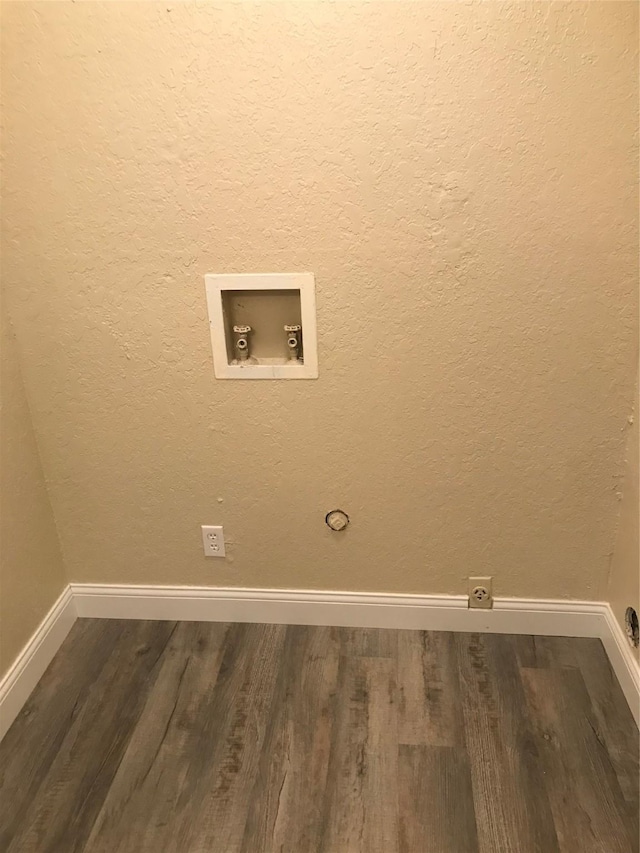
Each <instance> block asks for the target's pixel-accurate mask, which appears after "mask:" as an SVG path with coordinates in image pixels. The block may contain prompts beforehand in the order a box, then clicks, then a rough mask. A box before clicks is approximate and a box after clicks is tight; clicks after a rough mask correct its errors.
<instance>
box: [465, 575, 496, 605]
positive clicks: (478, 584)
mask: <svg viewBox="0 0 640 853" xmlns="http://www.w3.org/2000/svg"><path fill="white" fill-rule="evenodd" d="M492 581H493V578H469V607H484V608H485V609H490V608H491V607H493V590H492Z"/></svg>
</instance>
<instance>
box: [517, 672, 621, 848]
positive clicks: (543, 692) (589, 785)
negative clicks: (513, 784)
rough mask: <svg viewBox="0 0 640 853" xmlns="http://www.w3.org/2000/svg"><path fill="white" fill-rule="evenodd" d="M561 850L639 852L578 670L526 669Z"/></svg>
mask: <svg viewBox="0 0 640 853" xmlns="http://www.w3.org/2000/svg"><path fill="white" fill-rule="evenodd" d="M522 677H523V681H524V684H525V689H526V695H527V700H528V702H529V705H530V707H531V710H532V715H531V716H532V719H533V721H534V725H535V729H536V735H537V740H538V743H539V745H540V747H539V748H540V754H541V760H542V763H543V765H544V768H545V782H546V786H547V790H548V791H549V799H550V803H551V809H552V812H553V817H554V822H555V826H556V830H557V835H558V839H559V842H560V850H561V851H562V853H571V851H575V850H580V851H581V853H637V850H638V843H637V841H638V839H637V835H636V837H635V838H632V837H631V834H630V831H629V830H630V827H629V823H628V816H627V812H626V804H625V801H624V798H623V796H622V792H621V791H620V787H619V784H618V780H617V777H616V774H615V771H614V768H613V766H612V764H611V761H610V758H609V755H608V753H607V749H606V746H605V745H604V743H603V742H602V741H601V739H600V738H599V737H598V733H597V731H596V726H595V724H594V718H593V711H592V708H591V703H590V700H589V697H588V694H587V691H586V688H585V686H584V682H583V679H582V675H581V673H580V671H579V670H577V669H565V670H562V671H561V670H557V669H523V670H522Z"/></svg>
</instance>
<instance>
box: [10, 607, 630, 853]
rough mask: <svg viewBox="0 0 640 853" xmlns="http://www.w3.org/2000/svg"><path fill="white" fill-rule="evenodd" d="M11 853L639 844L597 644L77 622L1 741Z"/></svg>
mask: <svg viewBox="0 0 640 853" xmlns="http://www.w3.org/2000/svg"><path fill="white" fill-rule="evenodd" d="M0 850H2V851H3V853H53V851H56V853H74V852H75V851H86V853H118V851H120V853H266V851H269V853H276V851H278V853H311V851H313V853H351V851H363V853H507V851H509V853H555V851H563V853H564V851H566V853H596V851H597V852H598V853H634V851H638V732H637V729H636V728H635V725H634V722H633V719H632V717H631V714H630V712H629V709H628V707H627V705H626V703H625V700H624V697H623V695H622V693H621V690H620V687H619V685H618V683H617V681H616V679H615V677H614V676H613V674H612V672H611V669H610V666H609V663H608V661H607V659H606V657H605V654H604V651H603V649H602V646H601V644H600V642H599V641H598V640H576V639H559V638H548V637H547V638H540V637H523V636H500V635H485V634H451V633H431V632H421V631H388V630H372V629H346V628H315V627H287V626H278V625H236V624H233V625H223V624H215V623H195V622H180V623H172V622H134V621H113V620H88V619H84V620H79V621H78V622H77V623H76V624H75V626H74V628H73V630H72V632H71V634H70V635H69V637H68V638H67V640H66V642H65V643H64V645H63V647H62V649H61V650H60V652H59V653H58V655H57V656H56V658H55V660H54V661H53V663H52V664H51V666H50V667H49V669H48V671H47V672H46V674H45V676H44V677H43V678H42V680H41V682H40V684H39V685H38V687H37V688H36V690H35V692H34V693H33V695H32V697H31V699H30V700H29V702H28V704H27V706H26V707H25V708H24V710H23V711H22V713H21V714H20V716H19V717H18V719H17V720H16V722H15V723H14V725H13V726H12V728H11V730H10V731H9V733H8V734H7V735H6V737H5V739H4V741H3V743H2V744H1V745H0Z"/></svg>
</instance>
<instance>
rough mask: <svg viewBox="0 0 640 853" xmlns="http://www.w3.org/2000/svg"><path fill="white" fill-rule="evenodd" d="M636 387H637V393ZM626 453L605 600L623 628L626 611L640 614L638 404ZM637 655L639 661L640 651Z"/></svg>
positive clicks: (630, 429)
mask: <svg viewBox="0 0 640 853" xmlns="http://www.w3.org/2000/svg"><path fill="white" fill-rule="evenodd" d="M637 388H638V386H637V385H636V391H637ZM627 432H628V438H627V453H626V456H625V460H624V479H623V481H622V484H621V487H620V493H619V496H618V497H619V498H620V500H621V507H620V520H619V524H618V533H617V536H616V544H615V548H614V551H613V558H612V561H611V574H610V575H609V589H608V593H607V596H606V597H607V599H608V601H609V602H610V603H611V607H612V608H613V612H614V614H615V617H616V619H617V620H618V621H619V622H620V625H621V626H622V628H625V613H626V610H627V607H633V608H634V609H635V610H636V612H637V613H638V614H640V547H639V544H638V527H639V521H640V519H639V515H640V503H639V495H638V473H639V469H640V460H639V458H638V440H639V438H638V400H637V398H636V404H635V412H634V413H633V414H632V415H630V416H629V422H628V425H627ZM636 654H637V655H638V659H639V660H640V649H638V650H637V652H636Z"/></svg>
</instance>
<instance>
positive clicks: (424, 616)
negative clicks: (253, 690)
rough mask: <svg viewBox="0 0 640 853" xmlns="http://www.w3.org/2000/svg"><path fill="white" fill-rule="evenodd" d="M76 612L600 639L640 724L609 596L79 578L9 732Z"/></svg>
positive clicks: (15, 685) (28, 666)
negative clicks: (480, 595)
mask: <svg viewBox="0 0 640 853" xmlns="http://www.w3.org/2000/svg"><path fill="white" fill-rule="evenodd" d="M76 617H93V618H99V619H170V620H176V621H191V622H193V621H202V622H268V623H274V624H289V625H296V624H297V625H337V626H344V627H362V628H414V629H421V630H429V631H467V632H468V631H478V632H485V633H497V634H537V635H540V636H558V637H597V638H599V639H600V640H602V643H603V645H604V648H605V651H606V652H607V655H608V656H609V660H610V661H611V665H612V667H613V670H614V672H615V674H616V676H617V678H618V680H619V682H620V685H621V687H622V690H623V692H624V695H625V697H626V699H627V701H628V703H629V706H630V708H631V710H632V712H633V715H634V717H635V719H636V722H637V723H638V725H640V666H639V665H638V662H637V661H636V659H635V657H634V655H633V653H632V651H631V649H630V647H629V643H628V642H627V639H626V637H625V635H624V632H623V631H622V629H621V628H620V626H619V625H618V622H617V621H616V619H615V618H614V616H613V613H612V611H611V608H610V606H609V604H607V603H606V602H593V601H560V600H544V599H526V598H501V599H496V600H495V604H494V608H493V610H469V609H468V607H467V598H466V596H462V595H460V596H458V595H384V594H379V593H366V592H365V593H346V592H321V591H316V590H277V589H239V588H211V587H183V586H117V585H108V586H102V585H97V584H78V583H74V584H71V585H70V586H69V587H68V589H67V590H65V592H64V593H63V594H62V595H61V596H60V598H59V599H58V601H57V602H56V604H55V605H54V607H53V608H52V610H51V611H50V613H49V615H48V616H47V618H46V619H45V620H44V622H43V623H42V625H41V626H40V628H39V629H38V630H37V631H36V633H35V634H34V636H33V638H32V639H31V640H30V641H29V643H28V644H27V646H26V647H25V649H24V651H23V652H22V654H21V655H20V657H19V658H18V660H17V661H16V663H15V664H14V665H13V667H12V668H11V670H10V671H9V673H7V675H6V676H5V678H4V679H3V681H2V682H1V683H0V738H1V737H2V736H3V734H4V733H5V731H6V730H7V729H8V728H9V726H10V725H11V722H13V720H14V718H15V717H16V715H17V714H18V712H19V711H20V709H21V708H22V706H23V705H24V703H25V702H26V700H27V698H28V697H29V694H30V693H31V691H32V690H33V688H34V687H35V685H36V683H37V682H38V680H39V679H40V677H41V676H42V674H43V673H44V671H45V669H46V668H47V666H48V665H49V663H50V662H51V660H52V658H53V656H54V655H55V653H56V651H57V650H58V648H59V647H60V645H61V643H62V641H63V640H64V638H65V637H66V636H67V634H68V632H69V630H70V628H71V626H72V625H73V622H74V621H75V619H76Z"/></svg>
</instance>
